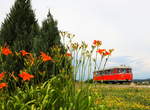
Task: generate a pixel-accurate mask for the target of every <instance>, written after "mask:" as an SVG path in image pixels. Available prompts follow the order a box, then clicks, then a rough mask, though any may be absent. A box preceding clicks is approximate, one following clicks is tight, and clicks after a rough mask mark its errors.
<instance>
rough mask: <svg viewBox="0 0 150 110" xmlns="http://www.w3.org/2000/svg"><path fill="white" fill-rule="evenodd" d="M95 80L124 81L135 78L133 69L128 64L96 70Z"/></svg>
mask: <svg viewBox="0 0 150 110" xmlns="http://www.w3.org/2000/svg"><path fill="white" fill-rule="evenodd" d="M93 80H94V81H124V82H129V81H132V80H133V74H132V69H131V68H130V67H127V66H118V67H113V68H108V69H104V70H100V71H95V72H94V75H93Z"/></svg>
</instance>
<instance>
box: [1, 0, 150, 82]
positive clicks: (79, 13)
mask: <svg viewBox="0 0 150 110" xmlns="http://www.w3.org/2000/svg"><path fill="white" fill-rule="evenodd" d="M14 2H15V0H0V24H1V23H2V22H3V21H4V19H5V17H6V15H7V14H8V13H9V11H10V8H11V7H12V6H13V4H14ZM149 4H150V0H32V8H33V10H34V12H35V15H36V18H37V20H38V22H39V24H41V22H42V21H43V20H44V19H45V18H46V15H47V13H48V10H49V9H50V11H51V13H52V15H53V17H54V19H55V20H57V21H58V28H59V30H62V31H68V32H70V33H73V34H75V35H76V37H77V38H76V39H77V41H81V40H82V41H85V42H87V43H88V44H90V43H92V42H93V40H101V41H102V42H103V46H102V48H108V49H109V48H114V49H115V51H114V53H113V54H112V56H111V57H110V59H109V62H108V64H107V66H118V65H122V64H123V65H127V66H131V67H132V69H133V76H134V79H146V78H150V50H149V48H150V12H149V10H150V6H149Z"/></svg>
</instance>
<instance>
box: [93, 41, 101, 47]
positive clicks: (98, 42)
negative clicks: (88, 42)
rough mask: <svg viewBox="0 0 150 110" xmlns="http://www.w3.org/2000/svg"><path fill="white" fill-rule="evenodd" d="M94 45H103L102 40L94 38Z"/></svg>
mask: <svg viewBox="0 0 150 110" xmlns="http://www.w3.org/2000/svg"><path fill="white" fill-rule="evenodd" d="M93 45H94V46H100V45H102V41H99V40H94V41H93Z"/></svg>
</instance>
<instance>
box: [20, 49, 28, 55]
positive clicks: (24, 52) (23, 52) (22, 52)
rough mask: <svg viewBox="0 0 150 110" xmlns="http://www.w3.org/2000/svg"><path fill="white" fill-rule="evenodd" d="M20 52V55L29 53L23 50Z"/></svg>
mask: <svg viewBox="0 0 150 110" xmlns="http://www.w3.org/2000/svg"><path fill="white" fill-rule="evenodd" d="M20 52H21V54H22V56H25V55H27V54H29V53H28V52H26V51H25V50H21V51H20Z"/></svg>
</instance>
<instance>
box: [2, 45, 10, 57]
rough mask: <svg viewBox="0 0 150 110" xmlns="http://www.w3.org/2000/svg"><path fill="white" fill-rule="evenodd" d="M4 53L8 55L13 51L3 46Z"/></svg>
mask: <svg viewBox="0 0 150 110" xmlns="http://www.w3.org/2000/svg"><path fill="white" fill-rule="evenodd" d="M2 54H4V55H6V56H7V55H9V54H12V51H11V50H10V49H9V48H7V47H5V48H2Z"/></svg>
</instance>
